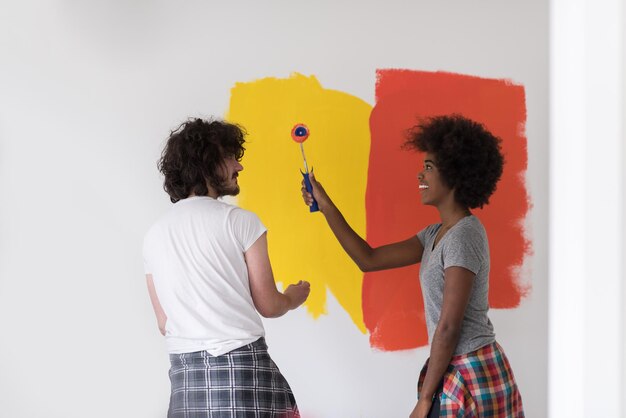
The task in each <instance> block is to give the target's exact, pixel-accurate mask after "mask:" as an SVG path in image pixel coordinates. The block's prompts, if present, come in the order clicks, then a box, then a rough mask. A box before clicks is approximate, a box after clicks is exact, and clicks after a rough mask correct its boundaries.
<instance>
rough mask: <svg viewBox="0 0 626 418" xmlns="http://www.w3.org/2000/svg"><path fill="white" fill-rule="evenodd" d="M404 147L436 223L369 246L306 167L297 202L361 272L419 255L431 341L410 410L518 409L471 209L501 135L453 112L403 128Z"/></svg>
mask: <svg viewBox="0 0 626 418" xmlns="http://www.w3.org/2000/svg"><path fill="white" fill-rule="evenodd" d="M406 146H407V147H409V148H414V149H417V150H419V151H422V152H424V153H425V157H424V167H423V170H422V171H421V172H420V174H419V176H418V180H419V190H420V193H421V199H422V203H423V204H425V205H431V206H434V207H435V208H436V209H437V211H438V212H439V216H440V218H441V222H440V223H437V224H434V225H430V226H427V227H426V228H424V229H423V230H421V231H420V232H419V233H417V234H416V235H414V236H412V237H410V238H408V239H406V240H404V241H401V242H396V243H391V244H387V245H383V246H380V247H377V248H372V247H371V246H370V245H369V244H368V243H367V242H366V241H365V240H363V239H362V238H361V237H360V236H359V235H358V234H357V233H356V232H355V231H354V230H353V229H352V228H351V227H350V226H349V225H348V223H347V222H346V220H345V218H344V217H343V215H342V214H341V212H340V211H339V209H338V208H337V207H336V206H335V204H334V203H333V201H332V200H331V199H330V197H329V196H328V194H327V193H326V191H325V190H324V188H323V187H322V185H321V184H320V183H319V182H317V181H316V179H315V176H313V175H311V183H312V186H313V193H312V194H311V193H308V192H307V191H306V189H305V188H304V186H303V188H302V195H303V198H304V201H305V203H306V204H308V205H310V204H311V203H312V202H313V197H315V199H316V200H317V203H318V206H319V210H320V212H322V213H323V214H324V217H325V218H326V221H327V223H328V225H329V226H330V228H331V230H332V231H333V233H334V234H335V236H336V237H337V239H338V241H339V243H340V244H341V246H342V247H343V249H344V250H345V251H346V253H347V254H348V255H349V256H350V257H351V258H352V259H353V260H354V262H355V263H356V264H357V265H358V266H359V268H360V269H361V270H362V271H376V270H384V269H391V268H396V267H403V266H408V265H411V264H416V263H421V266H420V274H419V279H420V284H421V288H422V294H423V298H424V307H425V311H426V327H427V329H428V337H429V342H430V344H431V349H430V358H429V360H428V361H427V362H426V364H425V365H424V367H423V369H422V372H421V373H420V377H419V379H418V398H419V400H418V402H417V404H416V405H415V408H414V410H413V411H412V412H411V414H410V417H411V418H426V417H428V418H433V417H462V416H463V417H514V418H521V417H523V416H524V412H523V408H522V399H521V396H520V394H519V391H518V388H517V384H516V383H515V378H514V377H513V372H512V370H511V367H510V365H509V362H508V360H507V358H506V356H505V355H504V352H503V351H502V348H501V347H500V345H499V344H498V343H497V342H496V339H495V333H494V330H493V326H492V324H491V321H490V320H489V317H488V315H487V312H488V310H489V301H488V293H489V266H490V260H489V244H488V241H487V234H486V232H485V228H484V227H483V225H482V223H481V222H480V220H479V219H478V218H477V217H476V216H474V215H473V214H472V213H471V209H474V208H478V207H482V206H483V205H486V204H487V203H488V202H489V197H490V196H491V195H492V194H493V193H494V191H495V190H496V184H497V183H498V180H499V179H500V177H501V175H502V169H503V165H504V159H503V157H502V153H501V150H500V139H498V138H496V137H495V136H493V135H492V134H491V133H490V132H489V131H488V130H487V129H485V128H484V127H483V126H482V125H480V124H478V123H476V122H474V121H472V120H469V119H467V118H465V117H463V116H460V115H451V116H438V117H433V118H430V119H428V120H425V121H423V122H422V123H420V124H419V125H418V126H416V127H415V128H414V129H412V130H411V133H410V135H409V138H408V140H407V143H406Z"/></svg>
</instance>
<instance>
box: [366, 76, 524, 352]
mask: <svg viewBox="0 0 626 418" xmlns="http://www.w3.org/2000/svg"><path fill="white" fill-rule="evenodd" d="M377 76H378V82H377V85H376V106H375V107H374V109H373V110H372V114H371V117H370V130H371V135H372V139H371V141H372V142H371V152H370V161H369V169H368V182H367V192H366V209H367V213H366V228H367V240H368V242H369V243H370V244H372V245H374V246H377V245H382V244H386V243H390V242H395V241H399V240H404V239H406V238H408V237H410V236H412V235H414V234H416V233H417V232H418V231H420V230H421V229H423V228H424V227H425V226H426V225H429V224H432V223H437V222H439V218H438V215H437V212H436V210H435V209H434V208H432V207H428V206H424V205H422V204H421V203H420V197H419V193H418V189H417V186H418V183H417V179H416V176H417V173H418V172H419V170H420V167H421V166H422V164H423V156H422V155H420V154H419V153H415V152H411V151H405V150H402V149H401V146H402V144H403V143H404V141H405V138H406V131H407V129H408V128H410V127H411V126H414V125H416V123H417V120H418V118H422V117H429V116H435V115H442V114H450V113H460V114H462V115H464V116H466V117H469V118H470V119H474V120H476V121H478V122H480V123H482V124H484V125H485V126H486V127H487V129H489V130H490V131H491V132H492V133H493V134H494V135H496V136H498V137H500V138H501V139H502V141H503V142H502V148H503V152H504V156H505V167H504V173H503V176H502V179H501V180H500V183H499V184H498V189H497V191H496V193H495V194H494V195H493V196H492V197H491V199H490V204H489V205H488V206H485V208H484V209H482V210H475V211H474V214H475V215H476V216H478V217H479V218H480V220H481V221H482V222H483V224H484V226H485V228H486V230H487V234H488V236H489V243H490V248H491V274H490V293H489V303H490V305H491V306H492V307H494V308H513V307H516V306H518V305H519V303H520V301H521V299H522V297H523V296H524V295H525V294H526V292H527V291H528V289H526V288H525V287H524V286H522V285H520V284H519V280H518V272H519V267H521V265H522V263H523V261H524V257H525V256H526V255H528V254H529V253H530V243H529V241H528V240H527V239H526V238H525V236H524V230H523V222H524V220H525V217H526V214H527V212H528V209H529V200H528V195H527V191H526V186H525V182H524V175H525V171H526V166H527V148H526V137H525V132H524V129H525V122H526V104H525V93H524V88H523V86H519V85H514V84H512V83H511V82H509V81H506V80H494V79H483V78H478V77H470V76H464V75H458V74H450V73H441V72H438V73H432V72H420V71H407V70H379V71H378V72H377ZM418 274H419V266H410V267H407V268H402V269H395V270H388V271H382V272H374V273H366V274H365V277H364V281H363V319H364V322H365V325H366V327H367V329H368V330H369V331H370V343H371V345H372V346H373V347H376V348H379V349H382V350H401V349H408V348H414V347H419V346H423V345H426V344H427V343H428V337H427V333H426V324H425V320H424V306H423V299H422V295H421V290H420V287H419V279H418Z"/></svg>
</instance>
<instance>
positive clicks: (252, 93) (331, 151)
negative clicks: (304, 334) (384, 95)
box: [227, 74, 372, 332]
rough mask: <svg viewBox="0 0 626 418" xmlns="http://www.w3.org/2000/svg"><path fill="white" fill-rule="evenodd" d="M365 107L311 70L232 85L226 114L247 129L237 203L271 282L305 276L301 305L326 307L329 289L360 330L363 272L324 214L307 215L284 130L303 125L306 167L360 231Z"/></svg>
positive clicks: (315, 311)
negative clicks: (259, 227) (256, 223)
mask: <svg viewBox="0 0 626 418" xmlns="http://www.w3.org/2000/svg"><path fill="white" fill-rule="evenodd" d="M371 110H372V107H371V106H370V105H369V104H367V103H366V102H364V101H363V100H361V99H359V98H357V97H354V96H351V95H349V94H346V93H343V92H340V91H335V90H327V89H324V88H323V87H322V86H321V85H320V83H319V82H318V80H317V79H316V78H315V77H314V76H311V77H306V76H303V75H300V74H294V75H292V76H291V77H290V78H287V79H277V78H265V79H261V80H256V81H253V82H248V83H237V84H236V85H235V87H233V89H232V90H231V101H230V108H229V111H228V114H227V119H228V120H229V121H230V122H234V123H238V124H240V125H242V126H243V127H244V128H245V129H246V130H247V131H248V137H247V141H248V142H247V144H246V153H245V156H244V158H243V161H242V164H243V166H244V171H243V172H242V173H240V177H239V184H240V186H241V194H240V195H239V197H238V202H239V204H240V205H241V206H242V207H244V208H246V209H249V210H251V211H253V212H255V213H257V214H258V215H259V217H260V218H261V220H262V221H263V223H264V224H265V225H266V226H267V228H268V241H269V251H270V258H271V260H272V267H273V269H274V276H275V277H276V280H277V281H280V282H282V283H283V284H284V285H285V287H286V285H287V284H290V283H295V282H297V281H298V280H308V281H309V282H311V294H310V296H309V299H308V300H307V302H306V307H307V309H308V311H309V312H310V313H311V314H312V315H313V317H314V318H317V317H319V316H320V315H321V314H324V313H326V292H327V289H328V290H330V292H332V294H333V295H334V296H335V297H336V298H337V300H338V301H339V303H340V304H341V306H342V307H343V308H344V309H345V310H346V311H347V312H348V314H349V315H350V316H351V318H352V320H353V321H354V323H355V324H356V325H357V326H358V328H359V329H360V330H361V331H362V332H365V325H364V323H363V312H362V303H361V302H362V298H361V286H362V282H363V273H361V271H360V270H359V269H358V268H357V267H356V266H355V264H354V263H353V262H352V260H351V259H350V258H349V257H348V256H347V255H346V254H345V253H344V251H343V250H342V249H341V246H340V245H339V244H338V243H337V241H336V239H335V238H334V236H333V234H332V232H331V231H330V228H329V227H328V226H327V225H326V221H325V220H324V215H322V214H321V213H319V212H317V213H309V209H308V208H307V207H306V206H305V205H304V203H303V201H302V196H301V192H300V187H301V186H300V182H301V181H302V175H301V174H300V171H299V169H300V168H302V169H304V168H303V167H304V165H303V162H302V156H301V153H300V146H299V144H297V143H296V142H294V141H293V140H292V139H291V129H292V128H293V126H294V125H295V124H297V123H304V124H306V125H307V126H308V127H309V130H310V136H309V138H308V139H307V140H306V142H304V150H305V153H306V157H307V162H308V163H309V168H311V167H313V168H314V169H315V173H316V176H317V180H318V181H320V182H321V183H322V184H323V185H324V187H325V188H326V190H327V191H328V193H329V195H330V196H331V197H332V198H333V200H334V201H335V203H336V204H337V206H338V207H340V208H341V210H342V211H343V214H344V216H345V217H346V219H347V220H348V222H349V223H350V224H351V226H352V227H353V228H354V229H355V230H356V231H357V233H359V235H361V236H363V237H364V236H365V189H366V183H367V167H368V160H369V151H370V132H369V116H370V113H371Z"/></svg>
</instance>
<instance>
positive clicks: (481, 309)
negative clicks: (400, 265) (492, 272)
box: [417, 215, 496, 356]
mask: <svg viewBox="0 0 626 418" xmlns="http://www.w3.org/2000/svg"><path fill="white" fill-rule="evenodd" d="M439 228H441V224H434V225H430V226H428V227H426V228H425V229H423V230H422V231H420V232H419V233H418V234H417V237H418V238H419V240H420V242H421V243H422V245H423V246H424V253H423V255H422V264H421V266H420V284H421V286H422V294H423V297H424V308H425V310H426V327H427V328H428V341H429V342H431V343H432V339H433V335H434V334H435V329H437V323H438V322H439V315H440V314H441V308H442V305H443V285H444V270H445V269H446V268H448V267H455V266H456V267H463V268H465V269H467V270H469V271H471V272H472V273H474V274H475V275H476V276H475V277H474V284H473V286H472V290H471V294H470V298H469V302H468V305H467V308H466V309H465V315H464V317H463V325H462V327H461V336H460V338H459V343H458V344H457V346H456V349H455V350H454V355H455V356H456V355H459V354H466V353H469V352H472V351H475V350H478V349H479V348H481V347H484V346H485V345H487V344H491V343H492V342H494V341H495V339H496V336H495V334H494V332H493V325H492V324H491V321H490V320H489V317H488V316H487V312H488V311H489V300H488V295H489V243H488V242H487V234H486V233H485V228H484V227H483V225H482V224H481V223H480V221H479V220H478V218H476V217H475V216H473V215H470V216H466V217H465V218H463V219H461V220H460V221H458V222H457V223H456V224H455V225H454V226H453V227H452V228H450V229H449V230H448V232H446V234H445V235H444V236H443V238H441V239H440V240H439V242H438V243H437V246H436V247H435V248H433V244H434V242H435V237H436V236H437V231H439Z"/></svg>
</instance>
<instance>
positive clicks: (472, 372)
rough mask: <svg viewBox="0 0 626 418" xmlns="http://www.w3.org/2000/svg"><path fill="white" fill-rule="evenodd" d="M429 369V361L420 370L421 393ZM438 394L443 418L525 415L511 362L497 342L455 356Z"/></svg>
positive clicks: (513, 416)
mask: <svg viewBox="0 0 626 418" xmlns="http://www.w3.org/2000/svg"><path fill="white" fill-rule="evenodd" d="M427 370H428V361H426V364H425V365H424V368H423V369H422V372H421V373H420V377H419V383H418V393H419V392H420V391H421V389H422V384H423V383H424V378H425V377H426V371H427ZM438 396H439V402H440V409H439V417H441V418H444V417H445V418H457V417H466V418H476V417H480V418H484V417H506V418H524V408H523V406H522V397H521V396H520V393H519V390H518V389H517V384H516V383H515V377H514V376H513V371H512V370H511V365H510V364H509V361H508V359H507V358H506V355H505V354H504V351H502V347H500V345H499V344H498V343H496V342H494V343H492V344H489V345H486V346H484V347H482V348H479V349H478V350H476V351H473V352H471V353H467V354H463V355H459V356H454V357H452V360H451V361H450V365H449V366H448V370H447V371H446V372H445V373H444V375H443V389H442V392H441V393H439V394H438Z"/></svg>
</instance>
